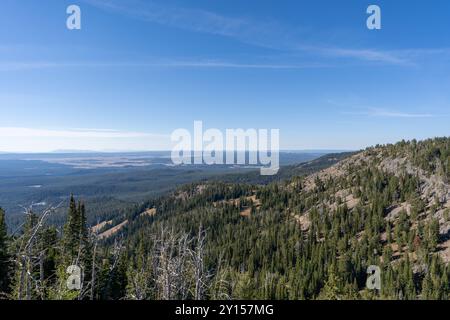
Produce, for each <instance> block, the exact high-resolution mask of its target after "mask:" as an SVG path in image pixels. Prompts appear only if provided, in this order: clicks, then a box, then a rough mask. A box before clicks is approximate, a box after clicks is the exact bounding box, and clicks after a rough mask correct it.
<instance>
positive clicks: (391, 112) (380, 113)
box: [342, 108, 437, 118]
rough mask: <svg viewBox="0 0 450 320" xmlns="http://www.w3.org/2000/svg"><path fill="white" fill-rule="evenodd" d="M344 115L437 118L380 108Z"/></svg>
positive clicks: (428, 114)
mask: <svg viewBox="0 0 450 320" xmlns="http://www.w3.org/2000/svg"><path fill="white" fill-rule="evenodd" d="M342 114H347V115H360V116H369V117H380V118H434V117H436V116H437V115H435V114H432V113H413V112H404V111H396V110H389V109H380V108H367V109H366V110H364V111H358V112H353V111H349V112H342Z"/></svg>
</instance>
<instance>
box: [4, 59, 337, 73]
mask: <svg viewBox="0 0 450 320" xmlns="http://www.w3.org/2000/svg"><path fill="white" fill-rule="evenodd" d="M329 66H330V65H327V64H323V63H302V64H274V63H238V62H232V61H219V60H197V61H195V60H165V61H156V62H146V61H141V62H120V61H116V62H89V61H85V62H47V61H35V62H33V61H23V62H17V61H7V62H0V71H20V70H33V69H53V68H205V69H207V68H217V69H228V68H231V69H307V68H325V67H329Z"/></svg>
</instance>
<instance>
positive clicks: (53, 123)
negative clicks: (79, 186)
mask: <svg viewBox="0 0 450 320" xmlns="http://www.w3.org/2000/svg"><path fill="white" fill-rule="evenodd" d="M70 4H76V5H79V6H80V8H81V12H82V29H81V30H68V29H67V28H66V19H67V17H68V15H67V14H66V8H67V6H68V5H70ZM370 4H377V5H379V6H380V7H381V12H382V29H381V30H368V29H367V27H366V19H367V17H368V15H367V14H366V9H367V7H368V6H369V5H370ZM448 30H450V2H449V1H447V0H434V1H432V5H431V2H430V1H425V0H420V1H418V0H417V1H416V0H414V1H405V0H397V1H378V0H372V1H363V0H352V1H347V0H345V1H344V0H342V1H334V0H333V1H332V0H328V1H325V0H314V1H312V0H308V1H299V0H295V1H294V0H293V1H276V0H271V1H269V0H245V1H244V0H197V1H173V0H155V1H143V0H142V1H138V0H129V1H121V0H104V1H102V0H83V1H80V0H77V1H76V0H72V1H64V0H40V1H35V0H20V1H18V0H3V1H2V2H1V4H0V150H3V151H50V150H54V149H95V150H125V149H129V150H144V149H145V150H148V149H169V148H170V144H169V139H168V137H169V135H170V134H171V132H172V131H173V130H175V129H177V128H186V129H190V130H192V127H193V122H194V120H202V121H203V123H204V127H205V128H219V129H222V130H224V129H226V128H267V129H271V128H279V129H280V138H281V147H282V148H283V149H321V148H324V149H330V148H331V149H357V148H362V147H366V146H369V145H373V144H377V143H386V142H395V141H398V140H401V139H403V138H404V139H411V138H417V139H422V138H428V137H434V136H445V135H449V133H450V132H449V131H450V130H449V125H448V123H449V120H450V105H449V103H450V90H449V88H450V72H449V71H450V32H449V31H448Z"/></svg>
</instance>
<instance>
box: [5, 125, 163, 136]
mask: <svg viewBox="0 0 450 320" xmlns="http://www.w3.org/2000/svg"><path fill="white" fill-rule="evenodd" d="M0 137H2V138H12V137H20V138H26V137H33V138H35V137H47V138H161V137H167V136H166V135H160V134H153V133H145V132H129V131H118V130H112V129H65V130H51V129H35V128H23V127H0Z"/></svg>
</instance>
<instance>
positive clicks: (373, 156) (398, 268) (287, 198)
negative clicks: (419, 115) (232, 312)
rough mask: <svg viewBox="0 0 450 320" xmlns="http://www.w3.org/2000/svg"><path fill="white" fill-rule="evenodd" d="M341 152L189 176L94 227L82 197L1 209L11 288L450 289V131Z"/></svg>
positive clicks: (55, 291) (291, 292) (0, 281)
mask: <svg viewBox="0 0 450 320" xmlns="http://www.w3.org/2000/svg"><path fill="white" fill-rule="evenodd" d="M340 160H341V161H340V162H338V163H337V164H335V165H332V166H329V167H328V168H326V169H323V167H321V168H320V169H323V170H320V171H317V172H308V173H309V174H302V175H295V174H293V175H292V176H290V177H287V178H286V179H284V180H274V181H271V182H270V183H268V184H253V183H236V182H225V181H204V182H201V183H195V184H189V185H185V186H182V187H180V188H179V189H177V190H176V191H175V192H172V193H170V194H168V195H165V196H162V197H160V198H157V199H154V200H151V201H149V202H147V203H145V204H142V205H140V206H136V207H134V208H132V209H131V210H129V211H128V212H127V213H124V215H123V216H120V217H115V218H114V219H113V220H110V221H103V222H101V223H99V224H97V225H95V226H90V225H88V223H87V220H86V208H85V206H84V204H83V202H82V201H79V202H77V201H76V199H74V198H73V197H72V198H71V200H70V205H69V209H68V213H67V219H66V223H65V225H64V227H63V228H57V227H55V226H52V225H50V224H48V223H46V222H47V221H48V219H49V217H51V215H52V212H54V211H55V210H56V209H57V208H56V207H53V208H48V209H47V210H45V211H44V212H40V213H39V214H37V213H34V212H33V210H32V208H30V209H28V210H27V219H26V222H25V223H24V224H23V226H22V228H20V229H18V230H16V231H15V232H14V233H13V234H7V232H6V230H7V228H6V223H5V214H4V212H3V210H0V292H2V293H1V298H5V299H43V300H44V299H45V300H47V299H80V300H81V299H92V300H96V299H449V298H450V282H449V277H450V266H449V262H450V217H449V216H450V189H449V182H450V138H436V139H430V140H426V141H421V142H417V141H415V140H413V141H402V142H399V143H397V144H393V145H383V146H381V145H379V146H375V147H371V148H368V149H366V150H364V151H362V152H359V153H357V154H354V155H351V156H349V157H346V158H343V159H340ZM331 164H332V163H330V165H331ZM79 200H81V199H79ZM370 265H375V266H378V267H379V268H380V269H381V289H380V290H369V289H368V288H367V287H366V280H367V276H368V275H367V268H368V266H370ZM78 268H79V269H78Z"/></svg>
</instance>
